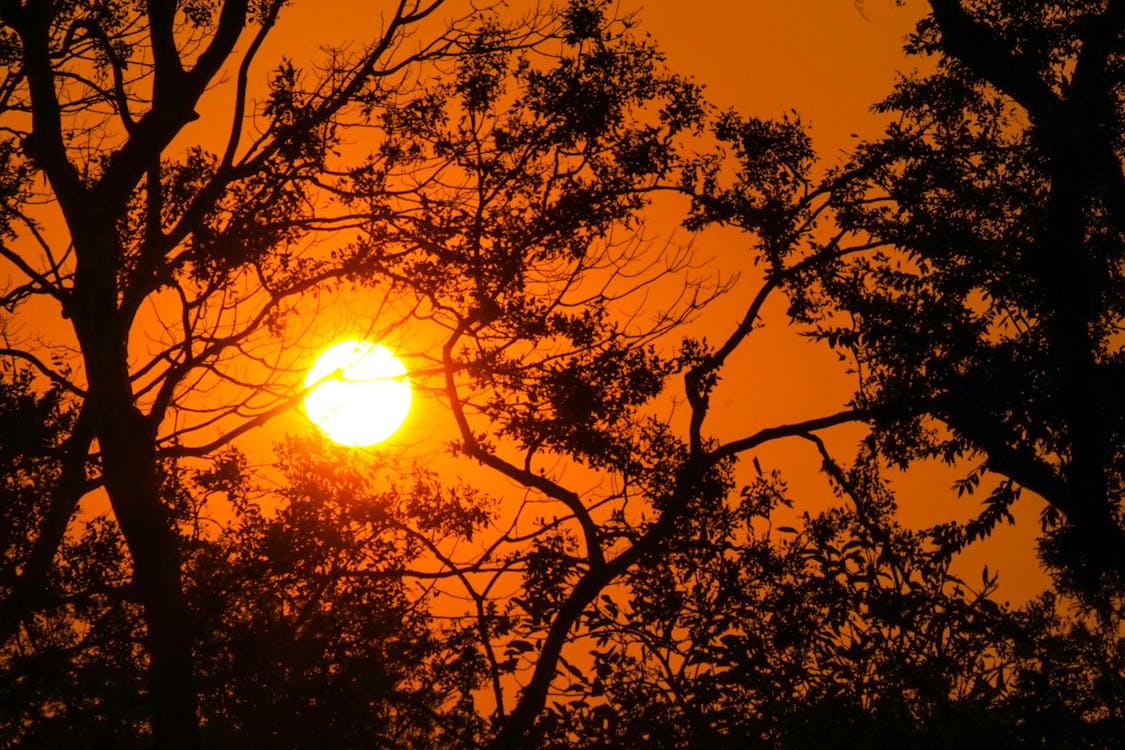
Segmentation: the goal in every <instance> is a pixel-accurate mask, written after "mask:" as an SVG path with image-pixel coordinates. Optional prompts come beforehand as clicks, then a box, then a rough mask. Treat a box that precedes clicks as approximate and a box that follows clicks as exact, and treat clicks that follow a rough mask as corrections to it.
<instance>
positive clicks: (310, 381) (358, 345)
mask: <svg viewBox="0 0 1125 750" xmlns="http://www.w3.org/2000/svg"><path fill="white" fill-rule="evenodd" d="M314 386H315V387H314ZM305 388H312V390H311V391H309V392H308V394H306V395H305V413H306V414H308V415H309V419H311V420H312V421H313V423H314V424H315V425H316V426H317V427H319V428H320V429H321V430H322V431H323V432H324V433H325V434H326V435H328V437H329V438H330V439H332V440H333V441H334V442H336V443H340V444H341V445H352V446H357V447H359V446H367V445H374V444H376V443H379V442H382V441H384V440H386V439H387V438H389V437H390V436H391V435H393V434H394V433H395V432H396V431H397V430H398V428H399V427H401V426H402V423H403V421H404V420H405V419H406V415H407V413H408V412H409V411H410V399H411V393H410V381H409V380H407V378H406V367H405V366H404V365H403V364H402V362H401V361H400V360H399V359H398V357H396V356H395V355H394V354H393V353H392V352H391V350H390V349H388V348H387V347H385V346H383V345H382V344H372V343H371V342H370V341H341V342H339V343H338V344H333V345H332V346H330V347H328V348H327V349H325V350H324V351H323V352H321V353H320V356H318V357H317V358H316V363H315V364H314V365H313V366H312V369H310V370H309V374H308V375H307V376H306V377H305Z"/></svg>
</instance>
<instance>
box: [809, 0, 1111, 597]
mask: <svg viewBox="0 0 1125 750" xmlns="http://www.w3.org/2000/svg"><path fill="white" fill-rule="evenodd" d="M930 5H931V8H932V13H931V14H930V15H928V16H926V17H925V18H924V19H923V20H922V21H921V22H920V24H919V25H918V29H917V32H916V34H915V35H914V36H913V37H912V38H911V40H910V43H909V46H908V51H909V52H911V53H913V54H917V55H925V56H928V57H929V59H930V60H932V62H933V63H934V65H932V66H927V67H926V68H925V70H926V71H927V72H924V73H918V74H915V75H913V76H911V77H908V78H906V79H904V80H903V81H902V82H901V83H899V85H898V86H897V87H896V89H895V91H894V93H893V94H892V95H891V96H890V97H889V98H888V99H886V100H885V101H884V102H883V103H882V104H881V105H880V107H879V109H880V111H882V112H884V113H888V114H893V115H895V122H894V124H893V125H892V126H891V127H890V128H889V129H888V131H887V134H886V136H885V137H884V138H882V139H880V140H877V141H874V142H872V143H868V144H865V145H863V146H862V147H860V148H859V149H858V150H857V152H856V154H855V158H854V161H853V162H852V163H851V164H849V165H847V166H846V167H844V168H843V169H842V170H841V171H840V172H838V173H837V175H835V177H834V179H833V183H832V187H833V190H834V191H835V195H834V199H833V208H834V210H835V211H836V213H837V218H838V221H839V222H840V225H841V227H842V228H844V229H845V230H847V231H849V232H853V233H856V234H857V235H859V236H864V237H868V238H870V239H871V240H872V242H875V243H878V244H881V245H882V246H884V247H885V248H886V250H885V251H884V252H880V253H874V254H866V255H863V256H862V257H853V258H849V259H847V261H846V262H845V261H844V260H841V262H839V263H837V264H835V265H834V266H833V267H831V268H826V269H824V270H823V271H822V273H821V274H820V277H819V279H818V281H819V284H817V285H816V290H817V291H816V293H815V295H812V296H811V298H810V299H808V300H807V302H808V306H809V307H810V308H811V310H812V312H810V313H809V315H808V317H809V318H810V319H814V320H818V321H819V322H820V323H819V325H820V335H821V336H822V337H824V338H826V339H828V340H829V341H830V342H831V343H833V344H834V345H836V346H837V347H839V348H840V349H841V350H842V351H845V352H847V354H848V355H849V356H851V357H854V358H855V361H856V363H857V368H858V369H859V372H860V373H861V375H862V378H863V381H862V386H861V390H860V392H859V394H858V396H857V400H858V402H859V403H861V404H863V405H864V406H866V407H868V408H871V409H873V410H874V411H876V412H877V413H878V414H879V416H878V417H877V418H876V423H877V425H878V428H879V434H880V436H881V440H882V443H883V449H884V453H885V455H887V456H889V457H890V458H892V459H893V460H895V461H898V462H900V463H904V464H905V463H908V462H909V461H911V460H913V459H915V458H918V457H924V456H937V457H941V458H944V459H946V460H950V461H952V460H962V459H966V460H981V461H982V463H981V465H980V468H979V469H978V470H976V471H974V472H973V473H972V474H971V475H970V476H969V477H968V478H967V482H968V483H969V485H968V486H972V485H973V484H975V483H976V482H977V481H978V480H979V478H980V472H981V471H989V472H995V473H998V474H1001V475H1003V476H1005V477H1007V478H1008V480H1010V481H1008V482H1005V483H1004V484H1003V485H1002V486H1001V488H1000V489H999V490H998V491H997V492H996V493H994V494H993V495H992V496H991V497H990V498H988V500H987V503H988V505H989V507H990V510H989V511H988V513H990V514H991V516H992V518H993V519H994V520H995V519H998V518H1000V517H1002V516H1003V515H1004V514H1005V513H1006V512H1007V508H1008V507H1009V506H1010V504H1011V503H1012V502H1013V501H1014V499H1015V498H1016V497H1017V496H1018V494H1019V490H1020V489H1021V488H1026V489H1029V490H1031V491H1033V492H1035V493H1036V494H1038V495H1039V496H1041V497H1042V498H1044V499H1045V500H1046V501H1047V503H1048V507H1047V510H1046V511H1045V513H1044V515H1043V527H1044V530H1045V532H1046V536H1045V537H1044V540H1043V543H1042V547H1041V551H1042V554H1043V557H1044V560H1046V561H1047V562H1048V563H1049V564H1050V565H1051V566H1052V567H1053V569H1054V570H1056V571H1058V573H1059V575H1060V580H1061V581H1062V582H1064V583H1065V584H1066V585H1067V586H1068V587H1070V588H1077V589H1079V590H1083V591H1087V592H1091V591H1095V590H1097V589H1099V588H1100V587H1102V586H1103V584H1104V585H1108V586H1109V587H1110V588H1111V589H1113V588H1116V587H1118V586H1119V585H1120V579H1121V573H1122V571H1123V570H1125V558H1122V551H1123V550H1125V531H1123V527H1122V521H1121V515H1120V514H1121V507H1120V506H1121V500H1122V491H1123V485H1122V482H1123V476H1125V474H1123V468H1125V463H1123V461H1125V452H1123V450H1125V449H1123V446H1125V433H1123V429H1125V402H1123V401H1122V398H1121V389H1120V387H1119V386H1118V384H1119V383H1120V382H1121V378H1122V363H1123V359H1122V357H1123V352H1122V349H1121V341H1122V340H1121V335H1120V332H1121V320H1122V316H1123V314H1125V308H1123V307H1122V299H1123V298H1122V278H1123V277H1122V273H1121V269H1122V264H1121V259H1122V253H1123V245H1122V241H1121V237H1122V234H1121V229H1122V218H1123V217H1125V213H1123V207H1125V203H1123V202H1122V201H1123V197H1125V179H1123V177H1122V170H1121V158H1122V151H1121V149H1122V132H1123V131H1122V115H1121V113H1122V111H1123V108H1122V101H1121V85H1120V68H1121V62H1122V60H1121V41H1120V40H1121V36H1122V33H1123V31H1125V8H1123V7H1122V4H1121V3H1118V2H1061V3H1060V2H1028V3H1007V2H1005V3H978V2H961V1H959V0H932V2H931V3H930ZM973 457H976V458H973Z"/></svg>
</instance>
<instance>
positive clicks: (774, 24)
mask: <svg viewBox="0 0 1125 750" xmlns="http://www.w3.org/2000/svg"><path fill="white" fill-rule="evenodd" d="M533 6H534V4H533V3H532V2H530V1H529V0H523V1H522V2H521V0H513V2H511V3H510V7H511V8H512V9H513V10H521V9H530V8H532V7H533ZM619 7H620V12H621V13H622V14H629V13H635V14H636V15H635V18H636V21H637V23H638V26H639V29H640V30H641V31H644V32H647V33H650V34H651V35H652V37H653V38H654V39H655V40H656V42H657V43H658V45H659V46H660V47H661V48H662V49H663V50H664V51H665V54H666V56H667V63H668V65H669V67H670V68H671V69H673V70H675V71H677V72H680V73H683V74H686V75H690V76H692V77H693V78H694V79H695V80H696V81H698V82H700V83H702V84H703V85H704V86H705V87H706V92H707V94H708V96H709V98H710V100H711V101H712V102H713V103H714V104H716V105H717V106H718V107H720V108H734V109H737V110H739V111H740V112H742V113H745V114H752V115H757V116H760V117H780V116H783V115H786V114H787V113H790V114H791V113H792V112H795V113H796V115H797V116H798V117H800V119H801V120H802V122H804V123H805V124H806V125H807V126H808V128H809V130H810V133H811V135H812V137H813V142H814V146H815V147H816V149H817V152H818V154H819V155H820V159H821V164H820V166H821V167H822V168H825V169H827V168H830V167H831V166H834V165H835V164H837V163H839V161H840V160H841V159H842V158H843V156H844V154H845V153H846V152H847V151H848V150H849V149H850V148H851V147H852V146H853V145H854V144H855V143H857V139H859V138H873V137H875V136H876V135H878V134H879V132H880V131H881V129H882V127H883V125H884V124H885V123H884V121H883V120H882V119H881V118H880V117H878V116H877V115H875V114H873V113H872V112H871V106H872V105H873V104H874V103H875V102H877V101H879V100H880V99H881V98H882V97H883V96H885V95H886V94H887V93H888V92H889V91H890V90H891V87H892V86H893V84H894V82H895V80H896V76H897V75H899V74H900V73H901V72H909V71H911V70H913V69H915V68H916V67H917V66H918V65H920V64H924V62H921V61H918V60H915V59H907V58H906V57H905V55H904V54H903V52H902V44H903V39H904V37H905V36H906V35H907V34H908V33H909V32H910V31H911V30H912V28H913V25H914V23H915V21H916V19H917V18H918V17H919V16H920V15H921V13H922V12H923V10H924V7H925V6H924V3H922V2H920V1H919V0H913V1H912V2H908V3H907V4H906V5H905V6H899V5H897V4H896V2H895V0H866V2H862V3H860V2H853V1H852V0H797V1H796V2H794V1H793V0H756V1H755V2H752V3H747V2H741V1H740V0H696V1H695V2H692V3H690V4H684V3H681V2H672V1H671V0H649V1H648V2H632V1H631V0H623V2H622V3H621V4H620V6H619ZM288 10H289V11H290V12H289V14H288V16H283V20H282V23H281V24H280V27H279V29H278V34H277V36H276V38H274V39H273V40H272V43H271V44H272V47H270V48H267V49H265V50H264V51H263V57H262V59H263V60H267V59H270V60H272V59H275V56H276V55H278V54H285V55H290V56H293V57H294V59H298V60H299V59H300V55H302V54H307V55H310V56H313V55H315V54H316V52H317V48H318V47H319V46H321V45H325V44H339V43H342V42H344V41H346V40H347V39H349V38H350V37H349V32H353V34H354V29H355V25H356V17H355V15H354V12H355V4H354V3H347V2H333V3H323V4H316V7H315V9H314V7H313V5H312V4H296V5H295V6H294V7H292V8H290V9H288ZM219 92H220V93H221V92H222V90H221V89H220V90H219ZM646 231H648V232H649V233H651V234H654V235H657V236H659V235H665V234H668V233H671V234H672V236H673V238H674V239H676V240H679V241H686V240H687V239H688V238H687V236H686V235H685V234H684V233H683V232H682V230H679V231H677V230H676V228H675V226H674V224H671V223H668V222H667V219H666V217H655V218H654V219H652V220H651V221H650V224H649V225H648V227H647V228H646ZM695 248H696V251H697V252H698V254H699V256H700V257H702V258H707V259H710V260H711V261H712V262H713V264H714V268H716V269H718V270H719V272H720V273H722V274H723V275H727V276H729V275H730V274H733V273H737V274H740V276H741V281H740V284H739V286H738V287H737V288H736V290H735V292H734V293H733V294H732V295H730V296H728V298H726V299H724V300H720V301H719V302H718V303H717V304H715V305H713V306H711V308H709V310H708V311H707V312H706V314H705V315H704V318H703V319H702V320H701V321H700V325H701V326H703V328H704V330H703V333H705V334H709V336H710V338H711V339H716V338H719V337H721V336H723V335H725V332H727V331H729V329H730V327H731V326H732V325H733V324H734V323H735V322H736V321H737V319H738V318H739V317H741V313H742V305H743V304H744V300H745V299H746V298H747V296H748V295H749V294H750V293H752V291H751V290H753V288H754V285H755V284H756V283H757V282H758V280H759V278H760V275H759V274H758V273H757V272H755V271H754V270H753V269H752V268H750V267H749V264H748V262H747V258H748V248H749V241H748V238H747V237H745V236H744V235H740V234H738V233H736V232H720V231H712V232H708V233H705V234H704V235H702V236H701V237H699V238H696V239H695ZM852 388H853V381H852V379H851V377H850V376H848V375H847V374H845V372H844V368H843V365H841V363H839V362H838V361H837V359H836V357H835V355H834V354H833V353H831V352H830V351H828V350H827V349H826V348H825V347H823V346H819V345H815V344H813V343H811V342H809V341H807V340H805V339H803V338H802V337H801V336H799V335H798V334H797V332H796V331H795V330H794V329H792V328H791V327H789V326H788V325H787V324H786V320H785V317H784V306H783V305H782V304H781V301H780V300H777V303H776V304H774V305H773V306H772V307H770V308H769V309H767V311H766V326H765V328H764V329H763V330H761V331H760V332H758V333H756V334H755V336H754V337H752V338H751V339H750V340H749V341H748V342H747V343H746V345H744V346H743V347H742V349H741V350H740V351H739V352H738V354H737V355H736V357H735V358H734V359H733V360H732V365H731V367H730V368H729V369H728V371H727V372H726V374H725V375H724V380H723V383H722V385H721V386H720V389H719V390H718V391H717V393H716V394H715V397H714V398H713V405H714V408H713V416H712V417H711V418H710V420H709V421H708V423H707V425H708V428H709V429H710V430H711V431H712V434H714V435H716V436H719V437H721V438H726V439H730V438H735V437H738V436H740V435H744V434H747V433H749V432H752V431H754V430H757V429H760V428H762V427H767V426H771V425H774V424H782V423H787V422H794V421H798V420H801V419H806V418H810V417H815V416H818V415H822V414H827V413H831V412H833V411H836V410H838V409H839V408H841V407H842V406H843V404H844V402H845V401H846V400H847V398H848V397H849V396H850V394H851V389H852ZM442 416H445V415H444V414H443V412H442V410H441V408H440V407H438V406H437V405H436V404H434V403H433V402H429V403H427V402H426V400H425V399H420V400H418V401H416V403H415V407H414V412H413V413H412V415H411V417H410V419H409V420H408V422H407V425H406V427H405V428H404V429H403V431H402V433H401V434H400V436H399V437H400V439H401V442H402V443H403V444H404V445H405V446H407V447H406V448H405V452H406V454H408V455H413V456H418V455H426V454H427V453H428V452H429V450H431V446H432V447H433V448H437V447H438V446H440V445H442V444H444V437H445V436H446V434H447V433H446V430H445V429H444V428H443V427H442V426H439V425H438V424H436V423H435V422H436V420H438V419H440V418H441V417H442ZM302 419H303V416H302V415H301V414H300V413H298V412H297V411H296V410H295V411H294V413H292V414H289V415H286V416H285V417H283V418H281V419H279V420H277V422H276V423H275V424H273V425H271V427H270V428H269V429H267V430H266V431H265V434H262V435H260V436H259V437H260V438H261V439H263V440H264V441H272V440H276V439H277V437H278V436H279V435H280V434H283V433H284V432H287V431H295V430H299V429H301V427H302ZM860 434H861V433H860V432H859V431H857V430H856V429H849V428H837V429H835V430H833V431H830V432H828V433H826V435H825V437H826V439H827V440H828V441H829V444H830V445H831V446H832V448H833V449H834V450H835V451H837V452H838V458H839V459H840V460H849V459H850V458H851V452H852V450H853V449H854V446H855V443H856V440H857V439H858V437H859V436H860ZM756 455H758V456H759V457H760V459H761V461H762V462H763V464H766V465H776V466H777V468H781V469H782V470H783V471H785V472H786V477H787V479H788V480H789V481H790V484H791V486H792V487H793V488H794V491H795V494H796V495H797V497H798V501H799V502H803V503H805V505H804V508H808V509H810V510H814V511H815V510H818V509H821V508H823V507H826V506H827V505H829V504H830V503H832V502H834V499H833V498H832V497H831V495H830V494H829V491H828V488H827V485H826V484H825V483H824V481H823V479H822V478H820V477H819V476H817V475H816V472H817V468H818V466H819V458H818V457H817V456H816V454H815V451H814V450H813V449H812V448H811V446H809V445H808V444H805V443H804V442H803V441H799V440H793V441H783V442H781V443H778V444H774V445H770V446H767V447H766V448H764V449H762V450H760V451H758V452H757V454H756ZM894 476H895V477H896V487H897V488H898V490H899V499H900V503H901V506H902V518H903V521H904V522H905V523H907V524H909V525H914V526H918V527H921V526H926V525H929V524H933V523H938V522H941V521H945V520H949V519H959V520H965V519H967V518H968V517H970V516H971V515H972V514H974V513H975V512H976V511H977V510H978V509H979V506H978V502H979V500H978V499H977V498H975V497H968V498H964V499H961V500H960V501H955V500H953V499H952V498H953V497H954V493H953V491H952V489H951V487H950V485H951V482H952V481H953V480H954V479H956V478H958V477H959V476H960V472H959V469H956V468H954V469H951V468H949V467H944V466H941V465H937V464H929V465H924V466H918V467H916V468H914V469H913V470H912V471H910V472H909V473H907V474H905V475H894ZM984 494H987V493H986V492H982V493H981V495H979V496H978V497H983V495H984ZM1040 507H1041V504H1040V502H1039V501H1038V499H1037V498H1033V497H1028V496H1026V495H1025V497H1024V499H1023V500H1021V502H1020V503H1018V504H1017V506H1016V507H1015V515H1016V518H1017V521H1018V525H1017V526H1016V527H1014V528H1012V527H1000V528H998V529H997V531H996V532H995V533H994V535H993V537H992V538H991V539H989V540H987V541H986V542H985V543H983V544H979V545H977V546H976V547H974V548H972V549H970V550H969V551H968V552H967V553H966V554H965V556H964V559H963V562H962V563H961V565H960V566H959V569H960V570H961V571H962V573H963V575H965V576H966V577H967V578H968V579H969V580H975V579H977V578H978V577H979V573H980V569H981V566H983V565H985V564H988V565H989V567H990V569H991V570H996V569H997V568H999V570H1000V571H1001V576H1000V592H999V596H1000V598H1002V599H1003V598H1010V599H1012V600H1013V602H1019V601H1022V600H1024V599H1026V598H1027V597H1029V596H1031V595H1034V594H1035V593H1037V592H1038V591H1039V590H1041V588H1042V586H1043V585H1044V584H1045V582H1046V578H1045V576H1044V574H1043V573H1042V572H1041V571H1040V570H1039V569H1038V564H1037V562H1036V560H1035V555H1034V540H1035V537H1036V531H1037V527H1038V518H1037V516H1038V512H1039V509H1040ZM802 509H803V508H802V507H801V506H799V507H798V508H797V510H798V511H800V510H802Z"/></svg>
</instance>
